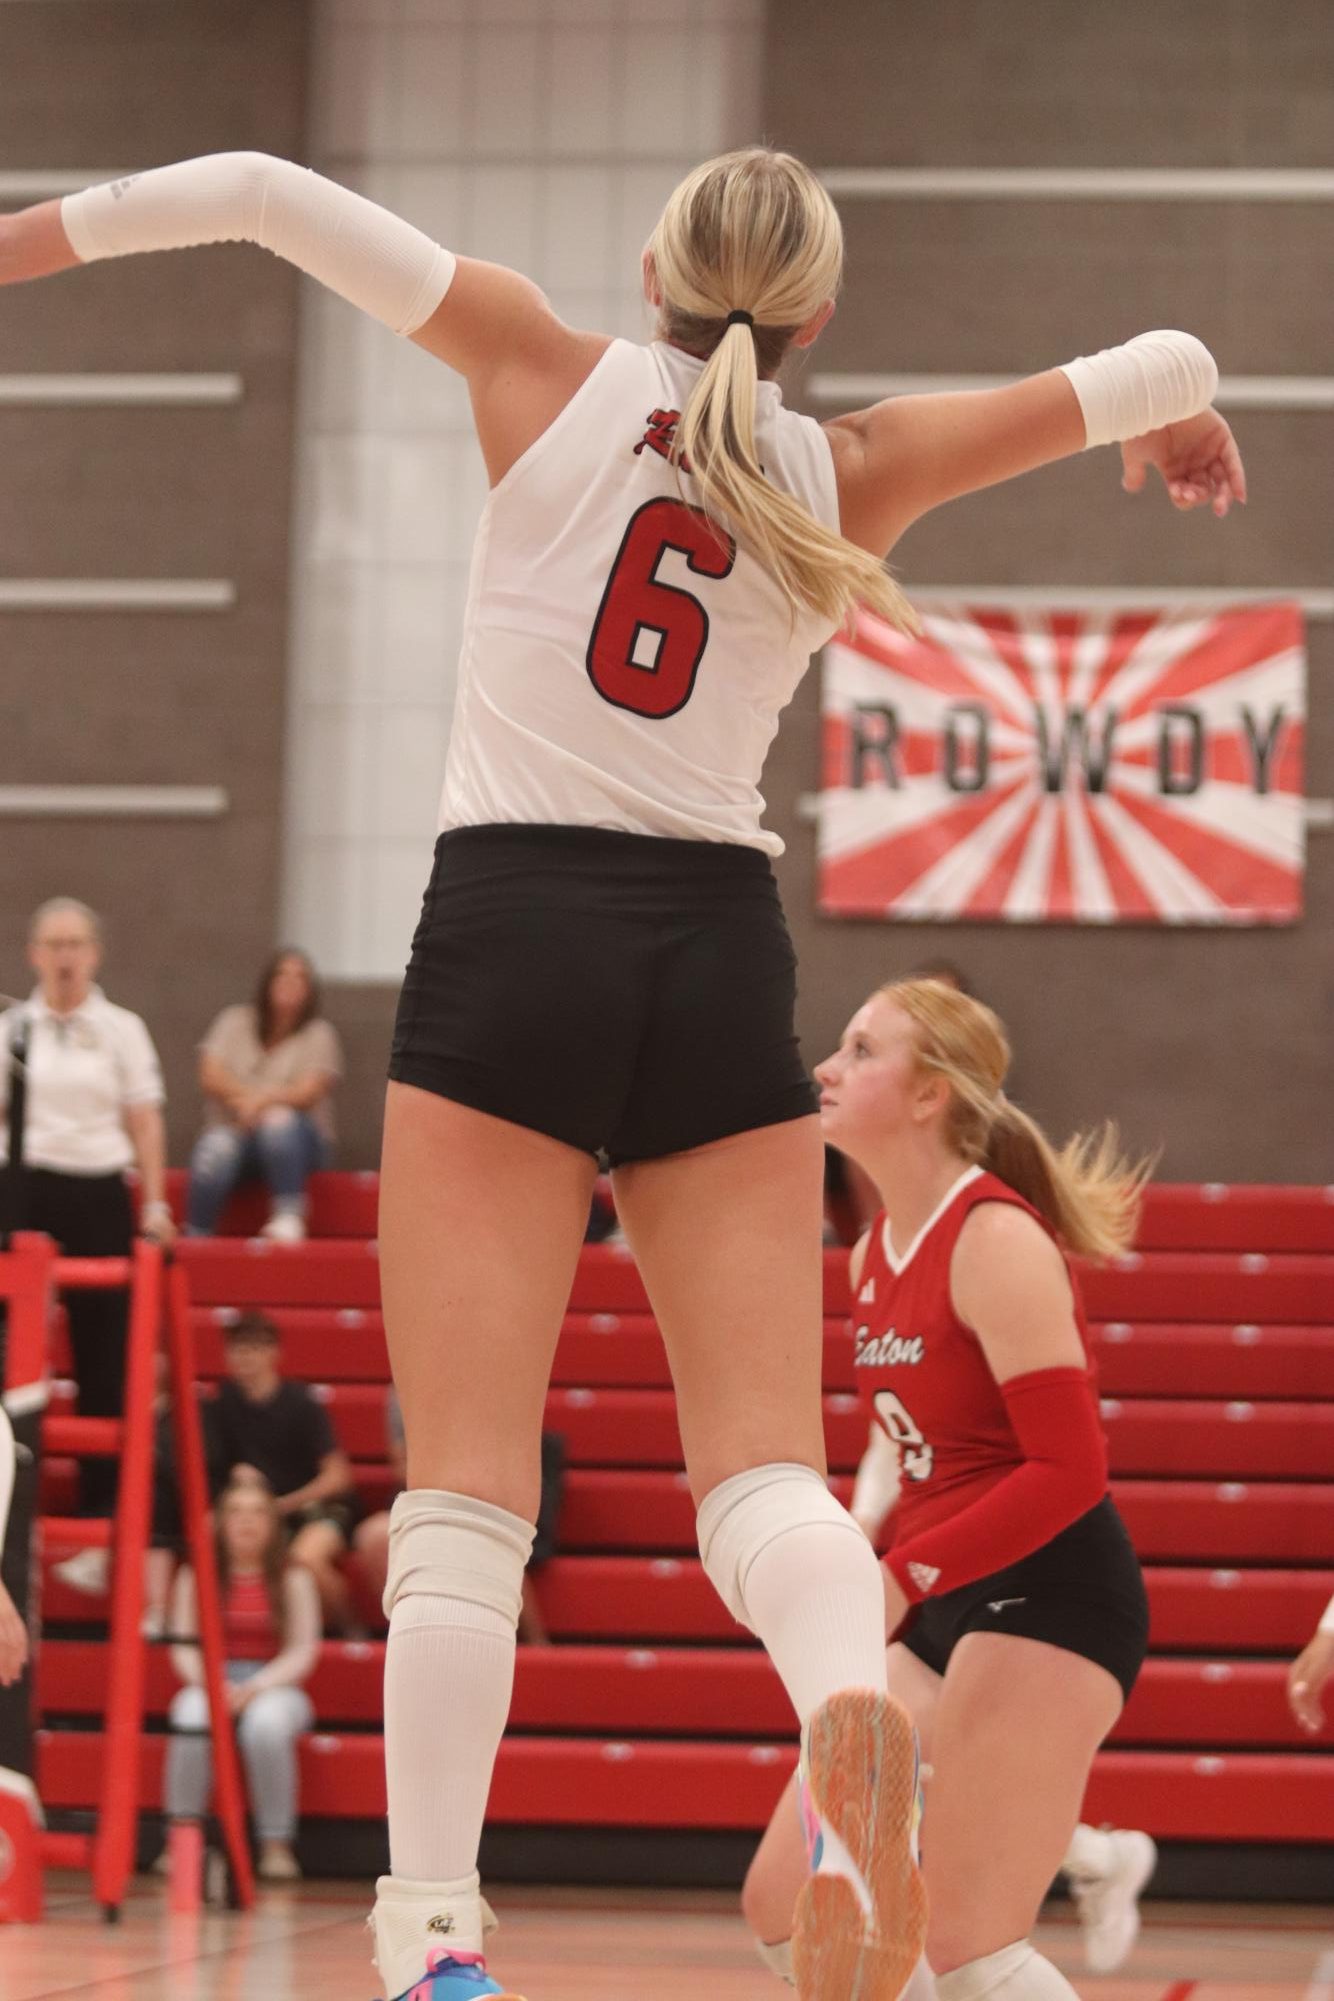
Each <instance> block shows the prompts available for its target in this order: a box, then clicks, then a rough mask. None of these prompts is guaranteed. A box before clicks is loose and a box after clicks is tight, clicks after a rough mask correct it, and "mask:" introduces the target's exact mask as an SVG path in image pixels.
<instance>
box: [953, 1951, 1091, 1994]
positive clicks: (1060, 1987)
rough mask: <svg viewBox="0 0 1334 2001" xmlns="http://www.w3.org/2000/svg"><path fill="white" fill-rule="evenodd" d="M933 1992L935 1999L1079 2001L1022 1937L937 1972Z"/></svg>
mask: <svg viewBox="0 0 1334 2001" xmlns="http://www.w3.org/2000/svg"><path fill="white" fill-rule="evenodd" d="M936 1993H937V1995H938V1996H939V2001H983V1997H984V1996H985V1997H988V2001H1079V1997H1078V1995H1077V1994H1076V1993H1075V1990H1074V1988H1073V1987H1072V1986H1071V1985H1070V1982H1069V1981H1068V1980H1067V1979H1066V1977H1065V1975H1064V1974H1063V1973H1061V1972H1060V1971H1058V1969H1057V1968H1056V1967H1054V1966H1053V1965H1052V1963H1051V1961H1050V1960H1049V1959H1044V1958H1043V1957H1042V1954H1041V1953H1040V1952H1035V1951H1034V1950H1033V1946H1032V1943H1031V1941H1030V1940H1028V1939H1026V1938H1022V1939H1020V1940H1019V1941H1018V1942H1017V1943H1016V1944H1015V1945H1006V1946H1002V1947H1001V1949H1000V1951H999V1952H989V1953H988V1954H987V1956H986V1958H985V1959H970V1960H969V1962H968V1964H967V1966H956V1967H955V1969H954V1971H953V1973H938V1974H937V1975H936Z"/></svg>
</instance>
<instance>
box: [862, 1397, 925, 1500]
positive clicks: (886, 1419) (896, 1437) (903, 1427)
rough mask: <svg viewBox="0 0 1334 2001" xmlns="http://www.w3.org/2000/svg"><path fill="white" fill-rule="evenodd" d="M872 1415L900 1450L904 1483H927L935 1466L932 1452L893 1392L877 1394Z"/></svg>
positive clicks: (900, 1464)
mask: <svg viewBox="0 0 1334 2001" xmlns="http://www.w3.org/2000/svg"><path fill="white" fill-rule="evenodd" d="M875 1414H876V1416H877V1417H878V1418H879V1419H880V1422H881V1424H883V1425H884V1427H885V1430H886V1431H887V1432H888V1433H889V1435H890V1437H891V1438H892V1439H893V1441H894V1443H895V1444H896V1445H897V1446H898V1448H899V1466H900V1467H901V1469H902V1472H903V1477H904V1479H905V1480H929V1479H930V1478H931V1468H932V1465H933V1464H934V1462H935V1456H936V1455H935V1451H934V1448H933V1447H932V1446H930V1445H928V1444H927V1442H926V1440H925V1439H924V1438H923V1436H922V1434H921V1432H920V1431H919V1430H918V1429H917V1426H916V1424H915V1423H914V1421H913V1419H912V1416H911V1414H910V1413H909V1412H908V1411H907V1410H906V1409H905V1408H904V1406H903V1404H902V1403H900V1401H899V1399H898V1398H897V1397H896V1396H895V1394H894V1392H893V1390H877V1391H876V1393H875Z"/></svg>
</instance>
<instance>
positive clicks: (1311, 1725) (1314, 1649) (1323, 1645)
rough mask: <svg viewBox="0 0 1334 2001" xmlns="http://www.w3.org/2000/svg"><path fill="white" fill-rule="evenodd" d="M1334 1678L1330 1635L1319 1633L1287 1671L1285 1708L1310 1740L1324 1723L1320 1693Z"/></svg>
mask: <svg viewBox="0 0 1334 2001" xmlns="http://www.w3.org/2000/svg"><path fill="white" fill-rule="evenodd" d="M1331 1675H1334V1633H1326V1632H1319V1633H1317V1634H1316V1635H1315V1637H1314V1639H1313V1640H1312V1641H1311V1642H1310V1644H1309V1646H1307V1647H1305V1648H1304V1649H1303V1650H1302V1652H1301V1653H1300V1654H1298V1656H1297V1658H1296V1660H1295V1661H1294V1662H1293V1664H1292V1666H1291V1667H1290V1668H1289V1670H1288V1704H1289V1706H1290V1708H1291V1710H1292V1713H1293V1715H1294V1716H1295V1717H1296V1719H1297V1721H1298V1722H1299V1723H1300V1724H1301V1726H1302V1729H1303V1730H1309V1731H1310V1733H1311V1735H1312V1736H1314V1735H1315V1733H1316V1731H1317V1730H1320V1729H1321V1728H1322V1727H1323V1725H1324V1721H1325V1713H1324V1708H1323V1705H1322V1703H1321V1699H1320V1698H1321V1693H1322V1691H1323V1689H1324V1686H1325V1683H1326V1682H1327V1681H1328V1680H1329V1678H1330V1676H1331Z"/></svg>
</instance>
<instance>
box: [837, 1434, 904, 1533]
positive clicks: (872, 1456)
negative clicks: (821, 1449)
mask: <svg viewBox="0 0 1334 2001" xmlns="http://www.w3.org/2000/svg"><path fill="white" fill-rule="evenodd" d="M900 1484H901V1483H900V1480H899V1448H898V1447H897V1445H895V1443H894V1441H893V1439H892V1438H891V1437H890V1435H889V1433H888V1432H887V1431H886V1430H885V1427H884V1426H883V1425H882V1424H873V1425H872V1426H871V1435H870V1437H869V1439H868V1440H867V1442H866V1450H865V1452H864V1453H863V1454H862V1463H861V1465H860V1466H859V1467H858V1468H857V1478H856V1480H855V1481H854V1482H853V1487H852V1502H851V1505H850V1506H849V1508H848V1513H849V1514H850V1515H851V1516H852V1519H853V1521H854V1522H856V1524H857V1526H858V1528H859V1529H862V1530H863V1531H864V1532H865V1534H866V1535H867V1536H868V1537H869V1538H870V1540H871V1541H872V1542H874V1541H875V1539H876V1537H877V1535H879V1533H880V1529H881V1525H882V1524H883V1522H884V1519H885V1516H886V1515H887V1514H888V1513H889V1511H890V1509H891V1508H892V1507H893V1506H894V1504H895V1503H896V1501H897V1500H898V1498H899V1486H900Z"/></svg>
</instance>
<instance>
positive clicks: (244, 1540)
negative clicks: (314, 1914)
mask: <svg viewBox="0 0 1334 2001" xmlns="http://www.w3.org/2000/svg"><path fill="white" fill-rule="evenodd" d="M217 1552H218V1579H219V1588H220V1591H221V1595H222V1630H223V1648H224V1653H225V1656H226V1682H227V1696H228V1701H229V1703H230V1706H231V1711H232V1715H233V1716H234V1717H235V1718H236V1735H237V1740H238V1743H239V1745H240V1750H241V1756H242V1758H243V1760H244V1762H245V1768H246V1776H247V1779H248V1781H249V1790H250V1806H251V1812H252V1813H253V1815H254V1820H255V1832H256V1834H257V1836H258V1838H259V1874H260V1876H261V1877H262V1878H263V1879H264V1880H265V1881H266V1882H270V1883H286V1882H293V1881H295V1880H296V1878H297V1877H299V1876H300V1874H301V1870H300V1867H299V1866H298V1863H297V1859H296V1856H295V1855H294V1854H293V1853H292V1843H293V1841H294V1840H295V1838H296V1829H297V1815H298V1808H297V1755H296V1747H297V1739H298V1737H299V1736H300V1735H301V1733H302V1731H303V1730H309V1728H310V1726H311V1724H312V1722H313V1721H314V1716H315V1712H314V1710H313V1708H312V1707H311V1702H310V1698H309V1696H308V1695H307V1694H306V1692H305V1689H304V1686H303V1684H304V1683H305V1682H306V1681H307V1680H308V1679H309V1678H310V1675H311V1672H312V1670H313V1669H314V1667H315V1663H316V1661H317V1660H318V1658H319V1649H320V1606H319V1596H318V1594H317V1592H316V1590H315V1584H314V1580H313V1579H312V1577H311V1575H310V1572H309V1571H308V1570H306V1569H304V1568H303V1567H302V1566H301V1565H300V1564H298V1563H293V1562H292V1561H291V1560H290V1559H289V1557H288V1555H287V1553H286V1549H285V1546H284V1540H283V1533H282V1524H281V1522H280V1520H279V1517H278V1510H277V1508H276V1506H275V1504H274V1498H273V1495H272V1494H270V1493H269V1492H268V1491H267V1490H266V1489H265V1488H264V1487H262V1486H261V1485H260V1484H259V1482H258V1481H253V1480H252V1481H250V1482H249V1483H248V1484H245V1485H241V1486H233V1487H229V1488H228V1489H227V1491H226V1493H224V1495H223V1496H222V1499H221V1501H220V1503H219V1506H218V1529H217ZM171 1625H172V1631H173V1633H175V1634H176V1635H177V1636H178V1644H176V1645H174V1646H173V1647H172V1650H171V1659H172V1665H173V1666H174V1668H175V1669H176V1672H177V1674H178V1675H179V1676H180V1678H181V1680H182V1681H183V1682H184V1683H185V1686H184V1687H183V1688H181V1689H179V1690H178V1691H177V1693H176V1695H175V1697H174V1699H173V1701H172V1705H171V1711H170V1722H171V1729H172V1737H171V1742H170V1744H169V1746H168V1749H167V1772H166V1809H167V1815H168V1818H169V1819H171V1820H200V1819H202V1818H203V1816H204V1814H205V1812H206V1811H207V1808H208V1799H209V1793H210V1790H211V1787H212V1775H213V1756H212V1745H211V1743H210V1741H209V1734H208V1732H209V1713H208V1697H207V1694H206V1692H205V1689H204V1685H203V1684H204V1660H203V1654H202V1652H201V1650H200V1648H199V1647H198V1645H192V1644H190V1643H189V1641H190V1637H191V1636H193V1635H197V1634H198V1631H199V1623H198V1602H197V1598H196V1592H195V1578H194V1572H193V1571H192V1570H190V1569H188V1568H187V1569H183V1570H181V1571H180V1572H179V1573H178V1575H177V1578H176V1585H175V1590H174V1592H173V1596H172V1608H171Z"/></svg>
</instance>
